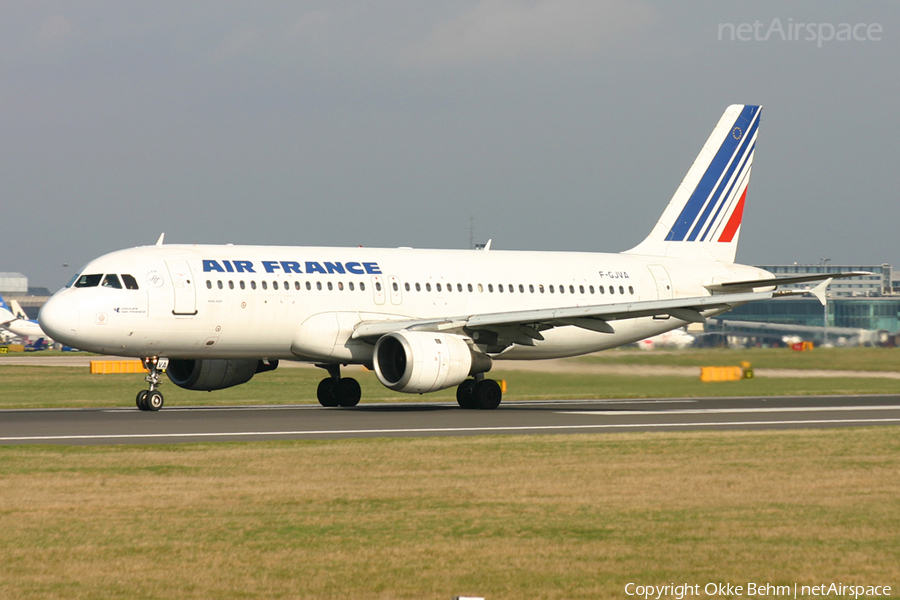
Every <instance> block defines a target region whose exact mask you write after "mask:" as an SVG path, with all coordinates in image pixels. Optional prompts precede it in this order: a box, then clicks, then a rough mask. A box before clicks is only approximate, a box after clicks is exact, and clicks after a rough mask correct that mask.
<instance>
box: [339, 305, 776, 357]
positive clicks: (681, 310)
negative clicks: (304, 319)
mask: <svg viewBox="0 0 900 600" xmlns="http://www.w3.org/2000/svg"><path fill="white" fill-rule="evenodd" d="M784 294H785V293H784V292H782V293H781V294H778V293H776V292H747V293H742V294H719V295H715V296H699V297H694V298H674V299H671V300H644V301H638V302H622V303H616V304H593V305H590V306H573V307H568V308H543V309H536V310H520V311H509V312H500V313H485V314H476V315H465V316H459V317H454V318H444V319H408V320H396V321H363V322H361V323H359V324H358V325H357V326H356V329H355V330H354V332H353V335H352V337H353V338H355V339H359V338H364V339H365V338H378V337H381V336H382V335H386V334H388V333H392V332H394V331H401V330H404V329H409V330H413V331H448V330H460V329H463V328H465V329H486V330H490V331H495V332H498V333H501V336H502V337H503V338H505V339H510V340H512V341H514V342H515V343H521V344H527V345H531V344H533V343H534V340H542V339H544V338H543V336H542V335H541V333H540V332H541V330H545V329H550V328H553V327H561V326H564V325H574V326H576V327H581V328H582V329H589V330H591V331H599V332H603V333H615V329H614V328H613V326H612V325H610V323H609V321H618V320H620V319H636V318H639V317H653V316H663V315H668V316H671V317H674V318H676V319H680V320H682V321H688V322H698V323H702V322H704V321H705V320H706V318H705V317H704V316H703V314H702V313H703V311H707V310H710V311H718V310H723V309H726V310H727V309H730V308H733V307H734V306H735V305H738V304H743V303H745V302H752V301H754V300H765V299H767V298H772V297H774V296H776V295H784ZM498 330H499V331H498Z"/></svg>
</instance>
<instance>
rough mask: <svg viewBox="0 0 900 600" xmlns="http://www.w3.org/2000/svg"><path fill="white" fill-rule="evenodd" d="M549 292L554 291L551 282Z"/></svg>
mask: <svg viewBox="0 0 900 600" xmlns="http://www.w3.org/2000/svg"><path fill="white" fill-rule="evenodd" d="M550 293H551V294H553V293H554V291H553V284H551V285H550Z"/></svg>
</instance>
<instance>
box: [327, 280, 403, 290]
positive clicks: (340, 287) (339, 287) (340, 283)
mask: <svg viewBox="0 0 900 600" xmlns="http://www.w3.org/2000/svg"><path fill="white" fill-rule="evenodd" d="M394 287H397V284H396V283H395V284H394ZM338 291H339V292H343V291H344V282H343V281H338Z"/></svg>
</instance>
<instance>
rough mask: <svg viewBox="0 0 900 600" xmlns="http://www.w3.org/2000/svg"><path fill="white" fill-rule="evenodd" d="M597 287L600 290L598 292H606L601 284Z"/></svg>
mask: <svg viewBox="0 0 900 600" xmlns="http://www.w3.org/2000/svg"><path fill="white" fill-rule="evenodd" d="M597 289H599V290H600V293H601V294H605V293H606V288H605V287H603V286H602V285H601V286H598V287H597Z"/></svg>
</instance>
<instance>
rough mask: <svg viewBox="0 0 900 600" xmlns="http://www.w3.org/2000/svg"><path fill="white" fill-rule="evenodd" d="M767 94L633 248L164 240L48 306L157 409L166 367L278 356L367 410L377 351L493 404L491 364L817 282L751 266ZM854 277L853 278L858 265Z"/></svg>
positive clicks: (497, 396)
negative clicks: (318, 373)
mask: <svg viewBox="0 0 900 600" xmlns="http://www.w3.org/2000/svg"><path fill="white" fill-rule="evenodd" d="M760 114H761V107H760V106H755V105H732V106H729V107H728V108H727V109H726V110H725V113H724V114H723V115H722V117H721V119H720V120H719V122H718V124H717V125H716V127H715V128H714V130H713V132H712V134H711V135H710V136H709V139H708V140H707V141H706V143H705V145H704V146H703V149H702V150H701V152H700V154H699V156H698V157H697V159H696V160H695V161H694V163H693V165H692V166H691V168H690V169H689V171H688V173H687V175H686V176H685V178H684V180H683V181H682V183H681V185H680V186H679V188H678V189H677V190H676V192H675V194H674V196H673V197H672V199H671V201H670V202H669V204H668V206H667V207H666V208H665V210H664V212H663V214H662V216H661V217H660V218H659V220H658V222H657V223H656V226H655V227H654V228H653V230H652V231H651V232H650V235H649V236H647V238H646V239H645V240H644V241H642V242H641V243H640V244H638V245H637V246H635V247H634V248H632V249H630V250H628V251H626V252H623V253H620V254H601V253H590V252H535V251H500V250H492V249H491V248H490V244H488V245H487V246H486V247H485V248H484V249H481V250H421V249H410V248H397V249H394V248H362V247H357V248H338V247H288V246H236V245H230V244H229V245H178V244H164V243H163V240H164V235H165V234H163V235H161V236H160V238H159V240H158V241H157V243H156V244H155V245H152V246H141V247H136V248H130V249H126V250H120V251H116V252H112V253H109V254H106V255H104V256H101V257H99V258H97V259H95V260H92V261H91V262H90V263H88V264H87V265H86V266H85V267H84V268H82V269H81V270H80V271H79V272H78V275H76V276H75V278H74V279H73V281H72V282H71V283H70V285H68V286H66V287H65V288H63V289H62V290H60V291H59V292H57V293H56V294H54V295H53V296H52V297H51V298H50V299H49V300H48V301H47V303H46V304H45V305H44V306H43V308H42V310H41V312H40V315H39V321H40V324H41V326H42V327H43V329H44V331H46V332H47V333H48V334H49V335H50V336H52V337H53V339H55V340H56V341H58V342H62V343H64V344H67V345H70V346H72V347H75V348H79V349H82V350H87V351H91V352H98V353H108V354H115V355H119V356H133V357H138V358H141V359H142V360H143V362H144V365H145V367H146V368H147V370H148V371H149V373H148V375H147V376H146V380H147V382H148V384H149V389H146V390H141V391H140V392H139V393H138V395H137V397H136V399H135V403H136V405H137V407H138V408H139V409H141V410H144V411H157V410H159V409H160V408H161V407H162V406H163V403H164V399H163V395H162V393H161V392H160V391H159V389H158V388H159V385H160V377H161V374H162V373H165V374H166V375H168V378H169V379H170V380H171V381H172V382H173V383H174V384H175V385H177V386H180V387H182V388H186V389H190V390H209V391H211V390H218V389H223V388H227V387H231V386H234V385H240V384H243V383H246V382H248V381H249V380H250V379H251V378H252V377H253V376H254V375H257V374H259V373H263V372H265V371H270V370H273V369H275V368H277V366H278V361H281V360H292V361H304V362H308V363H313V364H315V365H316V366H319V367H321V368H323V369H325V370H327V372H328V376H327V377H326V378H325V379H323V380H322V381H321V383H320V384H319V386H318V390H317V394H316V396H317V399H318V401H319V403H320V404H322V405H323V406H326V407H351V406H355V405H356V404H357V403H358V402H359V401H360V398H361V391H360V386H359V383H358V382H357V381H356V380H355V379H352V378H348V377H341V372H340V369H341V366H342V365H343V366H346V365H350V364H355V365H365V366H366V367H368V368H369V369H372V370H374V371H375V375H376V377H377V378H378V380H379V382H381V384H383V385H384V386H386V387H387V388H389V389H391V390H395V391H398V392H405V393H411V394H423V393H428V392H434V391H437V390H441V389H447V388H451V387H456V388H457V390H456V398H457V401H458V403H459V405H460V406H461V407H462V408H471V409H495V408H497V407H498V406H499V405H500V402H501V399H502V391H501V388H500V385H499V384H498V383H497V382H496V381H494V380H492V379H488V378H487V377H485V374H486V373H487V372H489V371H490V369H491V367H492V365H493V363H494V361H502V360H533V359H544V358H559V357H567V356H576V355H580V354H586V353H591V352H597V351H599V350H604V349H608V348H614V347H617V346H622V345H624V344H630V343H633V342H636V341H638V340H642V339H645V338H647V337H649V336H653V335H658V334H660V333H663V332H665V331H669V330H672V329H677V328H680V327H683V326H685V325H686V324H688V323H692V322H703V321H705V320H706V318H708V317H712V316H716V315H719V314H721V313H723V312H725V311H727V310H729V309H731V308H733V307H735V306H738V305H741V304H744V303H746V302H752V301H755V300H762V299H767V298H773V297H776V296H787V295H793V294H802V293H812V294H813V295H816V296H817V297H823V296H824V292H825V286H826V285H827V283H828V282H825V283H823V284H820V285H818V286H817V287H816V288H814V289H813V290H811V291H807V290H803V291H800V290H797V291H794V290H785V291H778V290H777V286H778V285H781V284H789V283H800V282H808V281H817V280H821V279H825V278H826V277H829V278H831V277H836V276H838V277H839V276H840V275H835V274H828V275H823V276H821V277H820V276H818V275H804V276H798V277H782V278H778V279H776V278H775V276H774V275H772V274H771V273H769V272H767V271H764V270H762V269H758V268H756V267H751V266H745V265H740V264H736V263H735V262H734V259H735V253H736V251H737V244H738V237H739V234H740V229H741V220H742V216H743V211H744V202H745V198H746V192H747V184H748V181H749V177H750V168H751V165H752V162H753V155H754V151H755V148H756V140H757V133H758V129H759V119H760ZM853 275H854V274H850V273H848V274H844V276H847V277H849V276H853Z"/></svg>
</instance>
